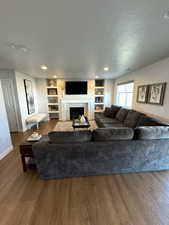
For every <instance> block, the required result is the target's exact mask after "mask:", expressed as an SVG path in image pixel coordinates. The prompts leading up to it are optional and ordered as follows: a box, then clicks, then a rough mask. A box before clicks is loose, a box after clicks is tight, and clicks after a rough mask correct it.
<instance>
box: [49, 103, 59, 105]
mask: <svg viewBox="0 0 169 225" xmlns="http://www.w3.org/2000/svg"><path fill="white" fill-rule="evenodd" d="M48 105H59V104H58V103H48Z"/></svg>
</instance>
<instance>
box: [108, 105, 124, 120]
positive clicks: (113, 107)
mask: <svg viewBox="0 0 169 225" xmlns="http://www.w3.org/2000/svg"><path fill="white" fill-rule="evenodd" d="M120 108H121V107H120V106H117V105H112V106H111V108H110V109H111V111H112V118H115V116H116V113H117V112H118V111H119V110H120Z"/></svg>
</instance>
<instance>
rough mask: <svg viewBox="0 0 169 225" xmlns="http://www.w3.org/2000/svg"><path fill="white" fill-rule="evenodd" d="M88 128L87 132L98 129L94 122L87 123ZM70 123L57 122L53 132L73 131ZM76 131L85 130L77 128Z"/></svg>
mask: <svg viewBox="0 0 169 225" xmlns="http://www.w3.org/2000/svg"><path fill="white" fill-rule="evenodd" d="M89 123H90V127H89V130H94V129H96V128H98V126H97V124H96V122H95V120H91V121H89ZM73 130H74V129H73V127H72V121H59V122H58V123H57V124H56V126H55V127H54V129H53V131H73ZM77 130H85V129H84V128H79V129H77Z"/></svg>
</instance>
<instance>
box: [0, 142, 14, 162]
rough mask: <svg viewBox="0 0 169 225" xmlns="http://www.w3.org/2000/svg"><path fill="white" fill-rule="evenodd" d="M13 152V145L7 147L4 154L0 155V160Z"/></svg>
mask: <svg viewBox="0 0 169 225" xmlns="http://www.w3.org/2000/svg"><path fill="white" fill-rule="evenodd" d="M12 150H13V145H11V146H9V148H7V149H6V150H5V151H4V152H2V153H1V154H0V160H1V159H3V158H4V157H5V156H6V155H8V154H9V153H10V152H11V151H12Z"/></svg>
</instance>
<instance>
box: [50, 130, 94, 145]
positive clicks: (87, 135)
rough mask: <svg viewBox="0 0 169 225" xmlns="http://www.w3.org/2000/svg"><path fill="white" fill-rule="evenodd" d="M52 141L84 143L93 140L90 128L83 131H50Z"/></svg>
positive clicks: (58, 142)
mask: <svg viewBox="0 0 169 225" xmlns="http://www.w3.org/2000/svg"><path fill="white" fill-rule="evenodd" d="M48 136H49V141H50V143H55V144H61V143H83V142H89V141H91V140H92V132H91V131H90V130H81V131H52V132H49V133H48Z"/></svg>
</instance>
